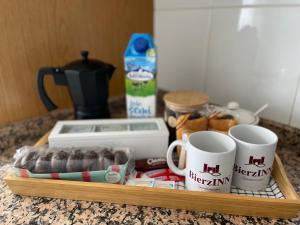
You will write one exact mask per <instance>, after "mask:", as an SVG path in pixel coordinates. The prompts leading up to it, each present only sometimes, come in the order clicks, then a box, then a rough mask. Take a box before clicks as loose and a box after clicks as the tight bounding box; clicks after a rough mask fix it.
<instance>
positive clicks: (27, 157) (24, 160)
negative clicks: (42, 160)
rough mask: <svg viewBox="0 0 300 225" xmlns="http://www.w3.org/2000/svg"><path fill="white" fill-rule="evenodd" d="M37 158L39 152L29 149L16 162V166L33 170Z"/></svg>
mask: <svg viewBox="0 0 300 225" xmlns="http://www.w3.org/2000/svg"><path fill="white" fill-rule="evenodd" d="M37 158H38V153H37V152H36V151H28V152H27V153H25V154H24V155H23V157H20V158H19V160H18V161H17V162H16V163H15V167H17V168H22V169H26V170H29V171H33V170H34V166H35V163H36V160H37Z"/></svg>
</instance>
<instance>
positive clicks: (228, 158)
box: [167, 131, 236, 193]
mask: <svg viewBox="0 0 300 225" xmlns="http://www.w3.org/2000/svg"><path fill="white" fill-rule="evenodd" d="M177 145H181V146H182V141H181V140H177V141H174V142H173V143H172V144H171V145H170V146H169V149H168V152H167V163H168V166H169V168H170V169H171V170H172V171H173V172H174V173H176V174H178V175H181V176H185V185H186V189H188V190H194V191H216V192H226V193H228V192H229V191H230V186H231V180H232V169H233V164H234V158H235V151H236V144H235V142H234V141H233V140H232V139H231V138H230V137H228V136H227V135H224V134H221V133H218V132H214V131H199V132H195V133H192V134H191V135H190V137H189V138H188V141H187V144H186V155H187V156H186V168H185V169H183V170H181V169H179V168H177V167H176V166H175V164H174V162H173V159H172V153H173V150H174V148H175V147H176V146H177Z"/></svg>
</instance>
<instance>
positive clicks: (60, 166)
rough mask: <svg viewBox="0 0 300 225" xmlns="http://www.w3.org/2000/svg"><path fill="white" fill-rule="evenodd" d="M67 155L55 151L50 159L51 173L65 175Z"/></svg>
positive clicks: (63, 152)
mask: <svg viewBox="0 0 300 225" xmlns="http://www.w3.org/2000/svg"><path fill="white" fill-rule="evenodd" d="M68 157H69V154H68V153H67V152H65V151H57V152H55V153H54V154H53V156H52V158H51V168H52V172H53V173H65V172H66V171H67V169H66V164H67V160H68Z"/></svg>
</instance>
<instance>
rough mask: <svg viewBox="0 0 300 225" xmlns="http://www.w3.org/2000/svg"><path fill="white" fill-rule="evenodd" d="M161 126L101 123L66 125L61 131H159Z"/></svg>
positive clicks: (152, 124) (62, 132)
mask: <svg viewBox="0 0 300 225" xmlns="http://www.w3.org/2000/svg"><path fill="white" fill-rule="evenodd" d="M157 130H159V127H158V125H157V124H156V123H154V122H136V123H119V124H118V123H111V124H99V125H64V126H63V127H62V129H61V131H60V132H59V133H61V134H72V133H94V132H124V131H157Z"/></svg>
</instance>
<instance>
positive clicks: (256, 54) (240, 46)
mask: <svg viewBox="0 0 300 225" xmlns="http://www.w3.org/2000/svg"><path fill="white" fill-rule="evenodd" d="M212 17H213V19H212V23H211V27H210V28H211V36H210V41H209V45H208V49H209V52H208V60H207V61H208V64H207V65H208V70H207V71H208V72H207V82H206V90H207V92H208V94H209V96H210V97H211V100H212V101H214V102H216V103H219V104H226V102H228V101H230V100H232V99H234V100H236V101H238V102H240V105H242V106H243V107H245V108H248V109H250V110H256V109H257V108H259V107H260V106H261V105H263V104H265V103H269V108H268V109H267V110H265V112H264V113H263V114H262V116H263V117H266V118H272V119H274V120H276V121H279V122H282V123H288V122H289V115H290V113H291V110H292V106H293V99H294V98H293V96H294V95H295V93H296V88H297V80H298V77H299V71H300V63H299V59H300V43H299V40H300V30H298V29H294V28H292V27H291V24H294V23H295V21H300V13H299V9H298V8H296V9H294V8H242V9H241V8H226V9H215V10H214V11H213V16H212Z"/></svg>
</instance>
